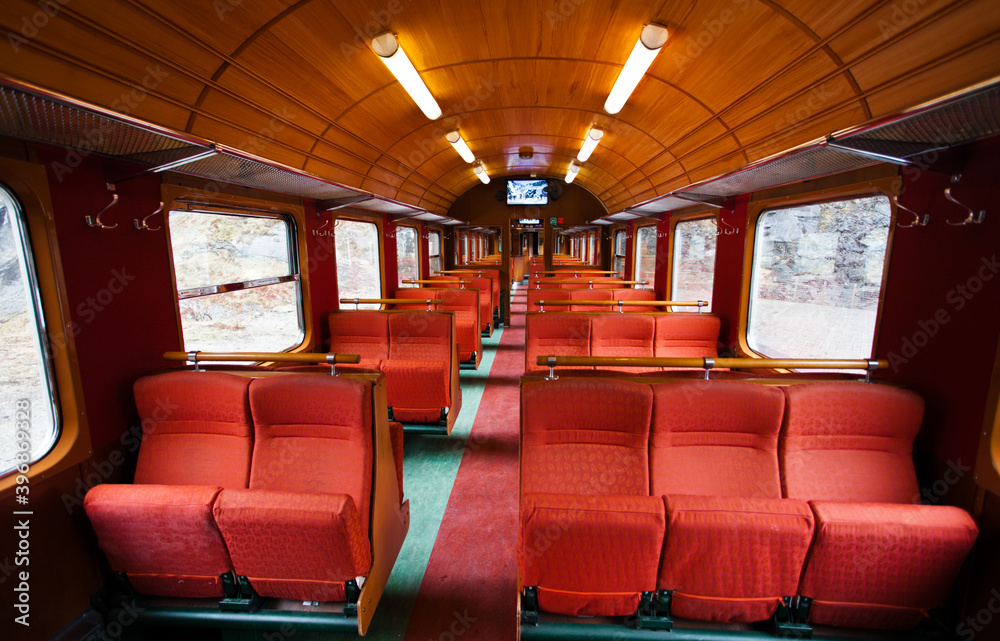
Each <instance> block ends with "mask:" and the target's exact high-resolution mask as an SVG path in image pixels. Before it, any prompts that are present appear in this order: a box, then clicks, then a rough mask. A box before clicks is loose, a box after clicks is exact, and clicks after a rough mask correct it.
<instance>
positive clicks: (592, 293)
mask: <svg viewBox="0 0 1000 641" xmlns="http://www.w3.org/2000/svg"><path fill="white" fill-rule="evenodd" d="M569 299H570V300H606V301H608V304H607V305H573V306H571V307H570V311H573V312H610V311H611V310H612V307H611V301H613V300H614V299H615V296H614V292H613V291H611V290H609V289H572V290H569Z"/></svg>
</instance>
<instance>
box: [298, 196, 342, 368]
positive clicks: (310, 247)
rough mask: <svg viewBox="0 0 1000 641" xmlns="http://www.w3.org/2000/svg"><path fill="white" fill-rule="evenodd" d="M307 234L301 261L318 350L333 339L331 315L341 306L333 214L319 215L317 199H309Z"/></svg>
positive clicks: (306, 215) (307, 203)
mask: <svg viewBox="0 0 1000 641" xmlns="http://www.w3.org/2000/svg"><path fill="white" fill-rule="evenodd" d="M305 234H306V255H305V257H304V259H305V260H300V261H299V264H300V265H302V266H303V267H302V269H303V270H305V271H306V273H307V274H308V276H309V295H310V299H311V301H312V309H311V310H310V313H311V315H312V323H313V337H314V341H315V344H316V346H317V349H318V348H319V347H320V346H322V345H323V344H325V343H326V342H327V341H328V340H330V327H329V325H328V323H327V315H328V314H329V313H330V312H331V311H333V310H337V309H340V295H339V293H338V291H337V246H336V243H335V238H334V235H333V221H332V217H331V216H330V214H329V213H321V214H320V215H318V216H317V215H316V204H315V203H314V202H313V201H306V202H305Z"/></svg>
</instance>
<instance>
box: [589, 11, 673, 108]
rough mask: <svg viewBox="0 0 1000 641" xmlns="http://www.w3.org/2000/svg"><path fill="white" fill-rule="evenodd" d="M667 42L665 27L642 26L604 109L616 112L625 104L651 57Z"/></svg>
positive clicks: (647, 66) (654, 25)
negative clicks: (640, 32) (637, 39)
mask: <svg viewBox="0 0 1000 641" xmlns="http://www.w3.org/2000/svg"><path fill="white" fill-rule="evenodd" d="M666 42H667V28H666V27H664V26H661V25H658V24H652V23H650V24H648V25H646V26H645V27H643V28H642V34H640V35H639V41H638V42H636V43H635V46H634V47H632V53H630V54H629V56H628V60H627V61H626V62H625V66H624V67H622V71H621V73H620V74H618V80H616V81H615V86H614V87H612V88H611V93H610V94H608V99H607V101H606V102H605V103H604V111H606V112H608V113H609V114H616V113H618V112H619V111H621V110H622V107H624V106H625V101H626V100H628V97H629V96H631V95H632V92H633V91H634V90H635V86H636V85H637V84H639V81H640V80H641V79H642V76H643V74H645V73H646V70H647V69H649V65H650V64H652V62H653V58H655V57H656V54H658V53H659V52H660V49H661V48H662V47H663V45H664V44H665V43H666Z"/></svg>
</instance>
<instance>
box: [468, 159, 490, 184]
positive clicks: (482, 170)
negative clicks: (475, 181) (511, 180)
mask: <svg viewBox="0 0 1000 641" xmlns="http://www.w3.org/2000/svg"><path fill="white" fill-rule="evenodd" d="M472 171H474V172H476V176H477V177H478V178H479V180H481V181H483V184H484V185H488V184H490V175H489V174H487V173H486V167H483V163H481V162H480V163H479V164H477V165H476V166H475V167H473V168H472Z"/></svg>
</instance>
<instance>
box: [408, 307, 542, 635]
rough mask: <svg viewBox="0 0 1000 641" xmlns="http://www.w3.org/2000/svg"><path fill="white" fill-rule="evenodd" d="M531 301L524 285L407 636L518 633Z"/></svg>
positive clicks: (481, 405) (497, 359) (449, 502)
mask: <svg viewBox="0 0 1000 641" xmlns="http://www.w3.org/2000/svg"><path fill="white" fill-rule="evenodd" d="M526 302H527V294H525V290H524V289H522V288H519V289H518V291H517V292H516V294H515V296H514V299H513V301H512V303H511V325H510V326H509V327H504V330H503V336H502V337H501V339H500V344H499V345H498V347H497V353H496V356H495V357H494V361H493V368H492V370H491V371H490V376H489V379H488V383H487V385H486V389H485V390H484V391H483V398H482V401H481V402H480V405H479V413H478V414H477V415H476V419H475V422H474V423H473V425H472V432H471V434H470V436H469V440H468V443H467V444H466V448H465V453H464V455H463V457H462V463H461V466H460V467H459V469H458V476H457V477H456V479H455V485H454V487H453V488H452V491H451V497H450V498H449V500H448V507H447V509H446V510H445V513H444V519H443V520H442V522H441V528H440V530H439V531H438V535H437V540H436V541H435V542H434V548H433V551H432V552H431V556H430V561H429V563H428V565H427V571H426V572H425V573H424V579H423V582H422V583H421V585H420V592H419V593H418V595H417V601H416V605H415V606H414V609H413V614H412V615H411V617H410V623H409V626H408V627H407V629H406V641H438V640H451V639H456V638H459V637H461V638H462V639H463V641H464V640H465V639H470V640H471V639H481V640H487V641H493V640H504V641H510V640H511V639H514V638H516V634H517V632H516V631H517V609H516V592H517V553H516V550H517V438H518V417H519V402H520V393H519V390H518V382H519V380H520V377H521V375H522V374H523V373H524V312H525V309H526Z"/></svg>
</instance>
